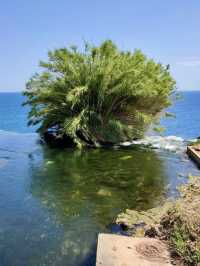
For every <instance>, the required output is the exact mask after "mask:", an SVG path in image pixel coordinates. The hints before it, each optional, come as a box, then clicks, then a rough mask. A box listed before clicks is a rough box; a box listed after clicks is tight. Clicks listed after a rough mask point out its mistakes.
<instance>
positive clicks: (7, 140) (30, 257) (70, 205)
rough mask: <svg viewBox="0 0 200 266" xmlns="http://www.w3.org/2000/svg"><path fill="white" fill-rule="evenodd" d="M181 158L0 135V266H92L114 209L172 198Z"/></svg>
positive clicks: (183, 167)
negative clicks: (70, 147)
mask: <svg viewBox="0 0 200 266" xmlns="http://www.w3.org/2000/svg"><path fill="white" fill-rule="evenodd" d="M192 172H198V170H195V167H194V165H193V164H192V163H191V162H190V161H188V160H187V159H186V158H184V156H183V155H181V156H179V155H175V154H171V153H158V152H157V153H156V152H155V151H152V150H144V149H138V148H137V149H134V148H129V149H120V150H112V149H110V150H85V151H78V150H67V149H66V150H64V151H60V150H55V149H49V148H47V147H42V146H41V145H40V144H37V136H36V135H35V134H15V133H8V132H7V133H6V132H0V265H1V266H33V265H34V266H40V265H48V266H51V265H53V266H63V265H67V266H71V265H73V266H79V265H80V266H87V265H91V266H92V265H94V262H95V249H96V240H97V234H98V233H99V232H116V230H117V229H116V227H115V226H112V223H113V222H114V220H115V218H116V216H117V214H118V213H119V212H121V211H123V210H125V209H126V208H137V209H146V208H150V207H153V206H156V205H158V204H159V203H160V202H162V201H164V200H165V198H166V197H168V196H174V195H176V193H177V192H176V189H175V188H176V186H177V184H179V183H181V182H185V180H186V178H185V177H178V173H185V175H186V174H188V173H192Z"/></svg>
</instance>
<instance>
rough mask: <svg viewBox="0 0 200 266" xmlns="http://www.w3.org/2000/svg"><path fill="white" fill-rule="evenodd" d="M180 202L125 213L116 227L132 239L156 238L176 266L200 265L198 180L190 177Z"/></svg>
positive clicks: (199, 193)
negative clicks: (166, 248)
mask: <svg viewBox="0 0 200 266" xmlns="http://www.w3.org/2000/svg"><path fill="white" fill-rule="evenodd" d="M179 191H180V198H179V199H177V200H176V201H173V202H166V203H165V204H164V205H163V206H160V207H157V208H154V209H150V210H148V211H134V210H133V211H131V210H126V212H125V213H122V214H120V215H119V216H118V218H117V223H118V224H120V225H121V226H122V227H123V228H124V229H125V230H127V231H129V233H130V234H131V235H132V236H137V237H144V236H145V237H150V238H157V239H159V240H161V241H163V242H164V243H167V244H168V247H169V250H170V253H171V258H172V261H173V263H174V264H175V265H199V263H200V177H193V176H189V182H188V184H185V185H181V186H180V187H179Z"/></svg>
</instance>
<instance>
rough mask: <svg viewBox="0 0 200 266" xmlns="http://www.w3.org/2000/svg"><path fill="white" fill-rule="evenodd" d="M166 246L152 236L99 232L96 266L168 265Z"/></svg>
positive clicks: (168, 257) (168, 258)
mask: <svg viewBox="0 0 200 266" xmlns="http://www.w3.org/2000/svg"><path fill="white" fill-rule="evenodd" d="M170 265H172V264H171V262H170V255H169V252H168V249H167V246H166V245H165V244H163V243H162V242H161V241H159V240H157V239H153V238H134V237H127V236H120V235H114V234H99V236H98V245H97V259H96V266H170Z"/></svg>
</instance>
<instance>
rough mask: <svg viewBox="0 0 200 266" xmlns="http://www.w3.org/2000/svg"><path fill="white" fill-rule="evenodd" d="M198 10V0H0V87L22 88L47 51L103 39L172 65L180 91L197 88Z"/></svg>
mask: <svg viewBox="0 0 200 266" xmlns="http://www.w3.org/2000/svg"><path fill="white" fill-rule="evenodd" d="M199 14H200V1H199V0H192V1H188V0H168V1H161V0H149V1H148V0H145V1H144V0H140V1H136V0H123V1H122V0H121V1H119V0H99V1H95V0H71V1H69V0H56V1H55V0H32V1H31V0H29V1H27V0H14V1H11V0H7V1H0V91H17V90H19V91H20V90H23V89H24V87H25V82H26V81H27V80H28V79H29V78H30V77H31V75H32V74H33V73H35V72H36V71H38V62H39V60H40V59H45V58H46V55H47V51H48V50H50V49H54V48H58V47H63V46H66V45H71V44H76V45H81V44H82V43H83V40H86V41H89V42H91V43H93V44H99V43H100V42H101V41H103V40H105V39H112V40H114V41H115V42H116V43H117V45H118V46H119V47H120V48H121V49H125V50H127V49H128V50H132V51H133V50H134V49H135V48H140V49H141V50H142V51H143V52H144V53H146V54H147V55H148V56H149V57H151V58H154V59H156V60H157V61H159V62H162V63H164V64H170V65H171V71H172V74H173V76H174V78H175V79H176V80H177V85H178V88H179V89H181V90H197V89H200V30H199V29H200V15H199Z"/></svg>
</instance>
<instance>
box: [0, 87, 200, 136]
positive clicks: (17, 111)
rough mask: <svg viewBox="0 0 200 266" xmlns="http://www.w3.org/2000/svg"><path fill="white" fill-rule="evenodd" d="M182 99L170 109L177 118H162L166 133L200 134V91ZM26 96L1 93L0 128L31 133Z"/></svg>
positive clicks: (32, 130) (191, 92)
mask: <svg viewBox="0 0 200 266" xmlns="http://www.w3.org/2000/svg"><path fill="white" fill-rule="evenodd" d="M180 95H181V99H179V100H177V101H176V102H175V103H174V104H173V106H172V107H170V108H169V109H168V111H169V112H171V113H173V114H174V115H175V116H176V118H167V119H161V123H162V125H163V126H164V127H165V128H166V130H165V135H176V136H179V137H182V138H184V139H191V138H196V137H197V136H200V91H190V92H189V91H187V92H180ZM24 101H25V98H24V97H23V96H22V95H21V94H20V93H0V130H5V131H11V132H18V133H30V132H34V131H35V130H36V128H33V127H27V113H28V107H22V106H21V105H22V103H23V102H24Z"/></svg>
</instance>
